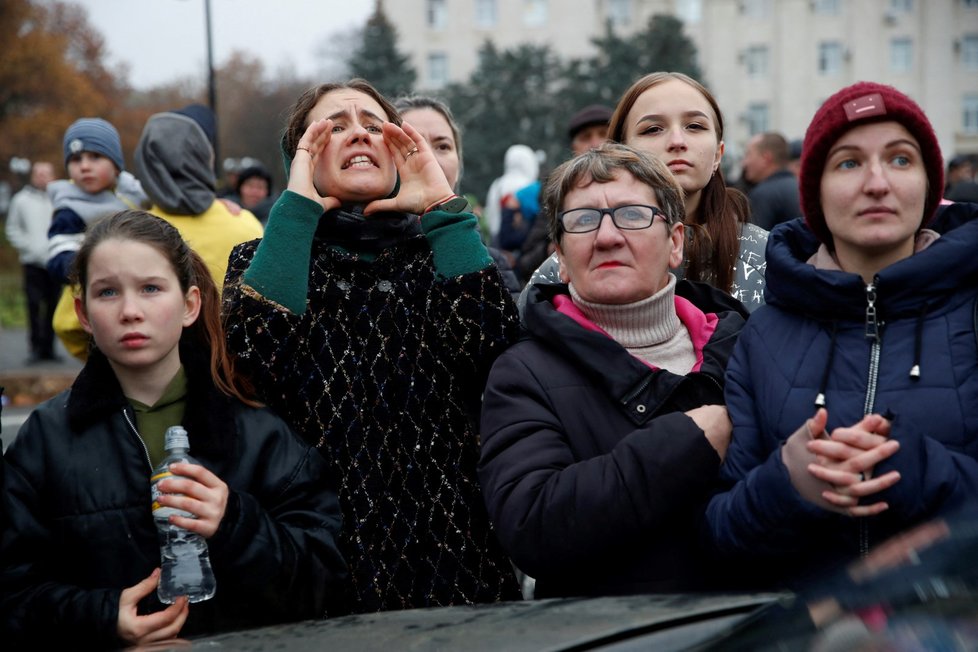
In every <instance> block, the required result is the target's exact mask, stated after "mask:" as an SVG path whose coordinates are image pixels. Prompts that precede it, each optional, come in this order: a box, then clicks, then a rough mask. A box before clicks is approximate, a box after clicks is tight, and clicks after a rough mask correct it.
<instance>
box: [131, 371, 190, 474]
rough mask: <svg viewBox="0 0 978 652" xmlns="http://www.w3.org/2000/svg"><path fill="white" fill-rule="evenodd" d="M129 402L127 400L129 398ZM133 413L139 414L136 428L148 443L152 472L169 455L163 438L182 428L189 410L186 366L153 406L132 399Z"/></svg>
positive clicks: (147, 448)
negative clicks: (171, 430)
mask: <svg viewBox="0 0 978 652" xmlns="http://www.w3.org/2000/svg"><path fill="white" fill-rule="evenodd" d="M126 398H128V397H126ZM129 402H130V403H131V404H132V407H133V410H135V411H136V428H138V429H139V434H140V435H141V436H142V438H143V441H144V442H145V443H146V450H147V451H148V452H149V459H150V462H151V463H152V466H153V468H154V469H155V468H156V466H157V465H158V464H159V463H160V462H162V461H163V458H164V457H166V451H165V450H164V448H163V435H164V434H165V433H166V429H167V428H169V427H170V426H176V425H180V423H181V422H182V421H183V413H184V410H185V409H186V407H187V376H186V374H185V373H184V371H183V366H181V367H180V369H179V370H178V371H177V373H176V375H175V376H174V377H173V380H171V381H170V384H169V385H167V386H166V389H165V390H163V395H162V396H161V397H160V400H158V401H156V403H154V404H153V405H146V404H145V403H140V402H139V401H137V400H135V399H131V398H130V399H129Z"/></svg>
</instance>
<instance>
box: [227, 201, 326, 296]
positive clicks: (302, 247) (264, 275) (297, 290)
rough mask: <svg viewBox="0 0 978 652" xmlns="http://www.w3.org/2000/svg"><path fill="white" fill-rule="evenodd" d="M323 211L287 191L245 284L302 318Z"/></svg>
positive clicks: (274, 211)
mask: <svg viewBox="0 0 978 652" xmlns="http://www.w3.org/2000/svg"><path fill="white" fill-rule="evenodd" d="M322 213H323V207H322V206H320V205H319V203H318V202H315V201H313V200H311V199H307V198H306V197H303V196H302V195H299V194H296V193H294V192H292V191H291V190H286V191H285V192H283V193H282V196H281V197H279V199H278V201H276V202H275V205H274V206H273V207H272V211H271V213H270V215H269V216H268V226H267V227H266V228H265V235H264V236H263V237H262V239H261V242H259V243H258V249H257V250H256V251H255V257H254V259H253V260H252V261H251V265H249V266H248V269H246V270H245V272H244V274H243V275H242V279H243V281H244V282H245V283H246V284H247V285H249V286H250V287H251V288H252V289H253V290H255V291H256V292H258V293H259V294H260V295H262V296H263V297H265V298H266V299H268V300H270V301H274V302H275V303H278V304H279V305H281V306H283V307H285V308H287V309H288V310H289V311H291V312H293V313H295V314H297V315H301V314H302V313H303V312H305V311H306V292H307V290H308V288H309V258H310V256H311V251H312V239H313V236H314V235H315V234H316V226H317V225H318V224H319V217H320V216H321V215H322Z"/></svg>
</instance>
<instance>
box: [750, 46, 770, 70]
mask: <svg viewBox="0 0 978 652" xmlns="http://www.w3.org/2000/svg"><path fill="white" fill-rule="evenodd" d="M767 61H768V50H767V46H766V45H752V46H751V47H749V48H747V50H746V52H744V67H745V68H746V69H747V76H748V77H754V78H760V77H767Z"/></svg>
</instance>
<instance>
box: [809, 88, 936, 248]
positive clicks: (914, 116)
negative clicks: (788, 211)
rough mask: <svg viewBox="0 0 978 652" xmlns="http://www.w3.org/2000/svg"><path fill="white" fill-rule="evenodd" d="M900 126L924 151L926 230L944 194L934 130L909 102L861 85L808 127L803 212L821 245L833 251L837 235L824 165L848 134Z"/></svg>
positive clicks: (833, 100)
mask: <svg viewBox="0 0 978 652" xmlns="http://www.w3.org/2000/svg"><path fill="white" fill-rule="evenodd" d="M888 120H893V121H896V122H899V123H900V124H902V125H903V126H904V127H906V129H907V131H909V132H910V133H911V134H912V135H913V137H914V138H916V139H917V143H918V144H919V145H920V152H921V155H922V156H923V162H924V169H925V170H926V172H927V200H926V202H925V203H924V214H923V216H922V219H921V222H920V225H921V227H923V226H924V225H925V224H927V223H928V222H929V221H930V220H931V218H932V217H934V212H935V211H936V210H937V205H938V204H939V203H940V201H941V196H942V194H943V192H944V159H943V158H942V157H941V146H940V144H938V142H937V136H936V135H935V134H934V128H933V127H931V124H930V121H929V120H928V119H927V116H926V115H924V112H923V110H922V109H921V108H920V107H919V106H917V104H916V103H915V102H914V101H913V100H911V99H910V98H909V97H907V96H906V95H904V94H903V93H901V92H900V91H898V90H897V89H895V88H893V87H892V86H884V85H883V84H876V83H874V82H859V83H856V84H853V85H852V86H847V87H846V88H843V89H842V90H841V91H839V92H838V93H836V94H835V95H833V96H832V97H830V98H829V99H827V100H825V103H823V104H822V106H821V107H819V109H818V111H817V112H816V113H815V117H814V118H812V122H811V124H810V125H808V131H807V132H806V133H805V142H804V144H803V145H802V152H801V172H800V173H799V178H798V187H799V191H800V193H801V210H802V213H804V215H805V221H806V222H808V227H809V228H810V229H811V230H812V231H814V232H815V235H816V236H818V239H819V240H821V241H822V242H823V243H825V244H827V245H829V246H830V247H831V246H832V234H831V233H830V232H829V229H828V227H827V226H826V225H825V215H824V214H823V213H822V201H821V197H820V189H821V182H822V172H823V171H824V169H825V159H826V158H827V157H828V153H829V150H830V149H831V148H832V146H833V145H834V144H835V143H836V141H837V140H839V138H840V137H841V136H842V135H843V134H844V133H845V132H847V131H849V130H850V129H852V128H853V127H857V126H859V125H863V124H867V123H871V122H885V121H888Z"/></svg>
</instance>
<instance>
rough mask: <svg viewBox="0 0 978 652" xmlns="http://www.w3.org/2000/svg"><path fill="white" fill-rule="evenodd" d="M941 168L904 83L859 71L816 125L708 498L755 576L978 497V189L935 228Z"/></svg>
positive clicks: (805, 567) (736, 553) (745, 349)
mask: <svg viewBox="0 0 978 652" xmlns="http://www.w3.org/2000/svg"><path fill="white" fill-rule="evenodd" d="M943 169H944V165H943V162H942V160H941V152H940V147H939V145H938V142H937V138H936V137H935V135H934V130H933V128H932V127H931V124H930V122H929V121H928V119H927V117H926V116H925V115H924V113H923V111H922V110H921V109H920V107H919V106H917V104H915V103H914V102H913V100H911V99H910V98H909V97H907V96H906V95H904V94H903V93H901V92H899V91H897V90H896V89H894V88H892V87H889V86H883V85H881V84H875V83H866V82H863V83H858V84H854V85H852V86H849V87H847V88H844V89H842V90H841V91H839V92H838V93H836V94H835V95H833V96H832V97H830V98H829V99H828V100H826V102H825V103H824V104H823V105H822V107H821V108H819V110H818V111H817V113H816V114H815V117H814V119H813V120H812V122H811V125H810V126H809V129H808V132H807V134H806V135H805V142H804V146H803V152H802V165H801V177H800V181H799V183H800V186H801V199H802V210H803V212H804V219H798V220H794V221H792V222H788V223H785V224H782V225H780V226H778V227H776V228H775V229H774V231H772V232H771V237H770V242H769V245H768V250H767V265H768V267H767V295H766V298H767V305H766V306H763V307H761V308H759V309H758V310H757V311H756V312H755V313H753V315H752V316H751V319H750V320H749V321H748V323H747V325H746V327H745V328H744V330H743V332H742V333H741V336H740V339H739V341H738V343H737V348H736V350H735V352H734V355H733V358H732V359H731V361H730V364H729V366H728V368H727V383H726V401H727V409H728V411H729V414H730V418H731V421H732V422H733V426H734V429H733V441H732V443H731V445H730V449H729V451H728V453H727V457H726V460H725V462H724V465H723V467H722V468H721V475H722V477H723V479H724V481H725V482H726V483H728V487H729V488H728V490H727V491H726V492H724V493H721V494H719V495H717V496H715V497H714V498H713V500H712V501H711V503H710V505H709V509H708V512H707V517H708V524H709V532H710V535H711V538H712V541H713V544H714V545H715V548H716V550H717V552H718V554H720V555H722V556H723V557H724V558H727V559H730V560H738V561H739V562H741V563H740V564H738V565H737V566H738V567H739V568H745V569H750V570H749V572H750V573H751V577H752V579H753V580H754V582H755V583H756V584H758V585H761V586H766V587H773V586H783V585H789V586H797V585H798V583H800V582H801V581H802V580H803V579H805V577H806V576H815V575H817V574H818V573H819V572H822V571H824V570H825V569H826V568H827V567H829V566H831V565H833V564H836V563H837V562H839V561H842V560H849V559H852V558H855V557H857V556H859V555H865V554H866V553H867V552H868V550H869V549H870V547H872V546H873V545H875V544H876V543H878V542H880V541H882V540H883V539H884V538H886V537H889V536H891V535H892V534H894V533H896V532H899V531H901V530H903V529H905V528H907V527H909V526H912V525H914V524H916V523H919V522H921V521H923V520H925V519H928V518H930V517H933V516H935V515H938V514H942V513H945V512H948V511H951V510H954V509H957V508H960V507H961V506H964V505H967V504H968V503H969V502H970V503H974V500H975V498H976V497H978V459H976V458H978V347H976V332H978V331H976V323H975V305H976V303H975V302H976V299H978V256H975V255H974V250H975V243H976V242H978V214H976V209H978V205H974V204H956V205H952V206H948V207H945V208H944V210H945V211H955V212H957V213H960V215H957V219H956V220H954V221H955V223H958V224H961V226H959V227H958V228H956V229H953V230H951V231H949V232H947V233H945V234H944V235H940V236H939V235H938V234H937V233H935V232H934V231H932V230H929V229H927V228H926V226H927V224H928V223H929V222H930V220H931V219H932V218H933V217H934V214H935V212H936V210H937V208H938V204H939V203H940V198H941V192H942V189H943V187H944V180H943ZM751 561H754V562H757V563H756V564H751V563H750V562H751Z"/></svg>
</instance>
